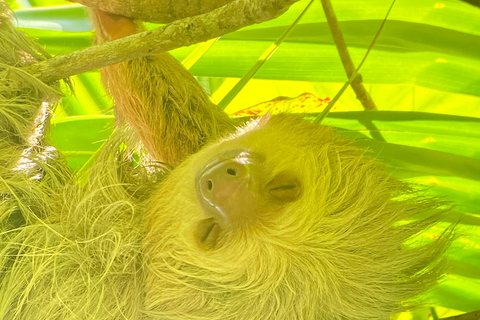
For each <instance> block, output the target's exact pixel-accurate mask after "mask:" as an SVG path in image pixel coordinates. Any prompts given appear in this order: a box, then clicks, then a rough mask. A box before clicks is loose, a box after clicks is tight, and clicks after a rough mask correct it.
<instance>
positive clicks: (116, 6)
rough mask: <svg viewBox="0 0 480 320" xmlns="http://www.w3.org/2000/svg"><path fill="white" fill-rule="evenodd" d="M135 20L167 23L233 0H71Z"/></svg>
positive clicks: (207, 10)
mask: <svg viewBox="0 0 480 320" xmlns="http://www.w3.org/2000/svg"><path fill="white" fill-rule="evenodd" d="M70 1H75V2H80V3H81V4H83V5H85V6H87V7H92V8H97V9H100V10H103V11H105V12H108V13H114V14H118V15H122V16H125V17H129V18H132V19H135V20H141V21H148V22H157V23H167V22H172V21H175V20H178V19H183V18H186V17H191V16H196V15H199V14H202V13H206V12H209V11H211V10H214V9H216V8H218V7H221V6H223V5H225V4H227V3H229V2H232V1H233V0H70Z"/></svg>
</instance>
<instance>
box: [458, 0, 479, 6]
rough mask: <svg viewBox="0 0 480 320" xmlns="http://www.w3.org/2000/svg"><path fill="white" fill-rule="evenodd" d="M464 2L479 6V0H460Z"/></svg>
mask: <svg viewBox="0 0 480 320" xmlns="http://www.w3.org/2000/svg"><path fill="white" fill-rule="evenodd" d="M460 1H463V2H466V3H470V4H471V5H472V6H475V7H478V8H480V0H460Z"/></svg>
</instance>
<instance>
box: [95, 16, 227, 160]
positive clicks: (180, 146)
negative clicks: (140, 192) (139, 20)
mask: <svg viewBox="0 0 480 320" xmlns="http://www.w3.org/2000/svg"><path fill="white" fill-rule="evenodd" d="M90 16H91V17H92V21H93V24H94V26H95V30H96V41H97V42H98V43H103V42H106V41H108V40H113V39H116V38H119V37H122V36H127V35H129V34H131V33H133V32H136V31H142V30H143V27H142V26H141V25H140V24H137V25H135V24H134V23H133V22H132V21H131V20H130V19H128V18H123V17H112V16H109V15H107V14H105V13H103V12H101V11H97V10H90ZM100 71H101V73H102V80H103V82H104V84H105V86H106V87H107V89H108V90H109V92H110V94H111V95H112V97H113V98H114V100H115V110H116V112H117V117H118V116H120V117H122V118H125V119H128V122H129V124H130V125H131V126H132V127H133V129H134V131H135V133H136V134H137V135H138V137H139V138H140V139H141V140H142V142H143V143H144V145H145V148H146V149H147V150H148V151H149V153H150V155H152V156H153V157H154V158H155V159H156V160H158V161H162V162H167V163H170V164H174V165H176V164H179V163H180V162H181V161H183V160H184V159H185V158H186V157H187V156H188V155H190V154H192V153H195V152H197V151H198V150H199V149H200V147H201V146H203V145H204V144H205V143H206V142H208V141H213V140H215V139H217V138H219V137H220V136H221V135H222V134H224V133H225V132H227V131H231V130H232V129H233V128H234V127H233V124H232V121H231V120H230V119H229V117H228V116H227V115H226V114H225V113H224V112H223V111H221V110H220V109H219V108H217V106H216V105H215V104H213V103H212V102H211V101H210V98H209V97H208V95H207V94H206V93H205V91H204V90H203V88H202V87H201V86H200V84H199V83H198V82H197V80H195V78H194V77H193V76H192V75H191V74H190V73H189V72H188V71H187V70H186V69H185V68H184V67H183V66H182V65H181V63H179V62H178V61H177V60H176V59H175V58H173V57H172V56H171V55H170V54H169V53H168V52H163V53H159V54H156V55H154V56H152V57H145V58H140V59H136V60H133V61H128V62H124V63H119V64H116V65H113V66H109V67H106V68H102V69H101V70H100Z"/></svg>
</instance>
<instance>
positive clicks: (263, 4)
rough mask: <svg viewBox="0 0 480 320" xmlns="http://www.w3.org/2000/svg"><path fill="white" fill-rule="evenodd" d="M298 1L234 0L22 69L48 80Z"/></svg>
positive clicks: (233, 25) (237, 24)
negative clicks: (190, 15) (206, 11)
mask: <svg viewBox="0 0 480 320" xmlns="http://www.w3.org/2000/svg"><path fill="white" fill-rule="evenodd" d="M297 1H298V0H271V1H265V0H235V1H233V2H230V3H229V4H227V5H225V6H223V7H220V8H218V9H215V10H213V11H210V12H208V13H205V14H202V15H198V16H193V17H189V18H185V19H182V20H177V21H174V22H172V23H170V24H168V25H166V26H164V27H161V28H158V29H155V30H151V31H145V32H142V33H138V34H135V35H132V36H129V37H125V38H122V39H118V40H115V41H111V42H108V43H104V44H101V45H97V46H92V47H89V48H86V49H84V50H80V51H76V52H73V53H71V54H68V55H64V56H57V57H54V58H51V59H48V60H45V61H42V62H38V63H34V64H31V65H29V66H26V67H24V68H23V70H24V71H27V72H29V73H31V74H32V75H34V76H35V77H37V78H38V79H40V80H41V81H43V82H45V83H51V82H54V81H57V80H60V79H65V78H68V77H70V76H73V75H76V74H79V73H83V72H86V71H90V70H94V69H97V68H101V67H105V66H109V65H112V64H116V63H119V62H122V61H127V60H132V59H135V58H140V57H143V56H147V55H151V54H154V53H156V52H161V51H169V50H173V49H176V48H179V47H182V46H189V45H192V44H195V43H199V42H203V41H206V40H209V39H212V38H215V37H219V36H222V35H224V34H227V33H230V32H233V31H235V30H238V29H240V28H242V27H245V26H248V25H251V24H255V23H260V22H264V21H267V20H270V19H273V18H276V17H278V16H279V15H281V14H282V13H284V12H285V11H286V10H287V9H288V8H289V7H290V6H291V5H292V4H293V3H295V2H297Z"/></svg>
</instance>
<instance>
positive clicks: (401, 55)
mask: <svg viewBox="0 0 480 320" xmlns="http://www.w3.org/2000/svg"><path fill="white" fill-rule="evenodd" d="M7 2H8V3H9V4H10V5H11V6H12V8H13V9H15V10H16V11H15V13H16V22H17V24H18V26H19V27H21V28H23V29H24V30H25V32H26V33H27V34H29V35H31V36H33V37H36V38H37V39H38V41H39V42H40V43H42V44H43V45H44V46H45V48H46V50H47V51H48V52H50V53H51V54H53V55H61V54H67V53H69V52H72V51H74V50H79V49H82V48H85V47H87V46H90V45H91V43H92V38H93V35H92V32H91V27H90V24H89V22H88V18H87V15H86V11H85V9H84V8H83V7H82V6H80V5H74V4H70V3H68V2H65V1H62V0H7ZM308 2H309V1H307V0H302V1H300V2H298V3H297V4H295V5H294V6H292V8H291V9H290V10H289V11H288V12H287V13H286V14H285V15H283V16H281V17H280V18H278V19H276V20H274V21H269V22H266V23H263V24H260V25H255V26H250V27H247V28H243V29H241V30H239V31H237V32H234V33H232V34H229V35H226V36H224V37H222V38H221V39H220V40H219V41H217V42H215V43H214V44H213V45H212V46H211V48H210V49H209V50H208V51H207V52H206V53H203V52H204V50H205V49H207V48H209V44H199V45H196V46H192V47H188V48H180V49H177V50H174V51H173V52H172V53H173V55H174V56H175V57H177V58H178V59H179V60H184V59H185V60H184V62H185V63H186V64H188V65H190V64H192V63H193V66H192V67H191V69H190V71H191V72H192V73H193V74H194V75H195V76H197V78H198V80H199V81H200V83H201V84H202V85H203V86H204V87H205V89H206V90H207V91H208V92H209V93H210V94H211V95H212V97H213V99H214V100H215V101H216V102H219V101H221V99H222V98H223V97H224V96H225V95H226V94H227V93H228V92H229V91H230V90H231V89H232V88H233V86H234V85H235V83H236V82H237V81H238V79H239V78H240V77H242V76H243V75H245V74H246V73H247V72H248V71H249V70H250V68H251V67H252V66H253V65H254V64H255V62H256V61H257V60H258V59H259V57H260V56H261V55H262V53H263V52H264V51H265V50H266V49H267V48H268V47H270V45H271V44H272V43H273V42H274V41H275V40H276V39H277V38H278V37H279V36H280V35H281V34H282V32H283V31H284V30H285V29H286V28H288V27H289V26H290V25H291V24H292V23H293V21H294V20H295V19H296V17H297V16H298V15H299V14H300V12H301V11H302V10H303V9H304V8H305V6H306V5H307V4H308ZM332 2H333V5H334V8H335V10H336V13H337V16H338V18H339V20H340V23H341V28H342V30H343V32H344V34H345V39H346V42H347V44H348V45H349V49H350V51H351V55H352V57H353V60H354V61H355V62H356V63H359V61H360V60H361V58H362V57H363V55H364V54H365V52H366V48H367V47H368V46H369V44H370V42H371V40H372V38H373V36H374V34H375V32H376V31H377V29H378V27H379V25H380V23H381V21H382V20H383V18H384V17H385V14H386V12H387V9H388V7H389V6H390V4H391V3H390V0H376V1H367V0H332ZM149 27H152V28H154V27H155V26H154V25H150V26H149ZM195 49H199V50H195ZM361 73H362V76H363V79H364V82H365V83H366V87H367V90H368V91H369V92H370V93H371V96H372V98H373V100H374V101H375V103H376V104H377V106H378V109H379V110H380V111H377V112H369V113H365V112H362V111H361V110H362V107H361V105H360V104H359V102H358V101H357V100H356V99H355V95H354V93H353V92H351V91H347V92H346V93H345V94H344V96H343V97H342V98H341V99H340V100H339V102H338V103H337V104H336V106H335V108H334V110H333V113H332V114H331V115H330V116H329V117H328V118H327V119H326V120H325V121H324V122H325V123H326V124H330V125H333V126H336V127H338V128H339V131H340V132H341V133H342V134H345V135H347V136H351V137H353V138H356V137H359V136H363V137H365V136H366V137H369V138H372V139H369V140H363V141H362V142H359V143H360V144H362V145H366V146H368V147H370V148H371V149H372V150H373V151H374V152H376V153H377V154H378V156H379V157H381V158H382V159H384V160H386V161H387V162H389V163H391V165H392V168H393V169H394V170H393V172H394V174H395V175H397V176H399V177H403V178H406V179H409V180H411V181H412V182H415V183H420V184H424V185H428V186H430V187H431V188H430V189H429V190H430V192H431V193H433V194H437V195H441V196H443V197H446V198H447V199H449V200H451V201H452V202H454V203H455V205H456V211H457V214H456V216H455V217H452V218H451V220H452V221H453V220H455V219H456V218H458V217H461V218H462V220H461V221H462V222H461V224H460V225H459V227H458V229H459V231H460V236H459V237H458V239H457V240H456V241H455V243H454V245H453V246H452V248H451V250H450V251H449V252H448V259H449V264H450V266H451V270H452V271H451V273H450V274H449V275H448V276H447V280H446V281H445V282H444V283H443V284H441V285H439V286H438V287H437V288H436V289H435V290H434V291H433V292H432V299H433V300H432V301H433V302H434V304H435V306H436V309H435V310H436V311H435V312H433V313H432V309H430V308H429V307H426V308H421V309H418V310H416V311H413V312H412V313H409V314H403V315H401V318H402V319H435V318H436V315H435V313H437V314H438V315H439V316H440V317H444V316H446V315H452V314H455V311H452V309H453V310H458V311H461V312H468V311H473V310H479V309H480V227H479V226H480V9H478V8H475V7H473V6H470V5H468V4H466V3H463V2H460V1H456V0H444V1H435V0H421V1H420V0H398V1H397V3H396V4H395V6H394V8H393V11H392V13H391V15H390V17H389V21H388V22H387V24H386V26H385V28H384V30H383V32H382V34H381V36H380V38H379V39H378V42H377V45H376V46H375V47H374V49H373V51H372V52H371V54H370V57H369V59H368V60H367V62H366V64H365V65H364V67H363V69H362V71H361ZM345 80H346V76H345V73H344V71H343V67H342V65H341V62H340V59H339V57H338V54H337V52H336V49H335V47H334V45H333V42H332V39H331V36H330V33H329V30H328V25H327V23H326V21H325V17H324V14H323V10H322V9H321V5H320V1H315V2H314V4H313V5H312V7H311V8H310V9H309V10H308V12H307V13H306V15H305V16H304V18H303V19H302V20H301V22H300V24H299V25H297V26H296V28H295V29H294V31H293V32H292V34H291V35H290V36H289V37H288V38H287V40H286V41H285V42H283V43H282V45H281V46H280V48H279V49H278V50H277V51H276V53H275V54H274V55H273V56H272V57H271V58H270V59H269V60H268V61H267V62H266V63H265V64H264V65H263V67H262V68H261V69H260V70H259V71H258V72H257V73H256V74H255V76H254V78H253V79H251V80H250V81H249V82H248V83H247V85H246V86H245V87H244V88H243V89H242V90H241V91H240V92H239V93H238V94H237V96H236V98H235V99H234V100H233V101H232V102H231V103H230V104H229V105H228V107H227V109H226V110H227V111H228V112H230V113H232V114H234V113H237V112H238V111H239V110H242V109H245V108H248V107H250V106H252V105H256V104H259V103H261V102H263V101H267V100H271V99H273V98H275V97H277V96H286V97H296V96H298V95H300V94H302V93H305V92H309V93H313V94H314V95H316V96H317V97H319V98H321V99H327V98H331V97H333V96H334V95H335V93H336V92H337V91H338V90H339V88H340V87H341V86H342V84H343V82H344V81H345ZM73 84H74V88H75V94H71V93H69V92H68V91H67V90H66V91H65V92H66V96H65V98H64V99H63V100H62V103H61V105H60V106H59V108H58V109H57V112H56V117H55V119H54V125H53V133H52V138H51V139H52V141H53V143H54V144H55V145H56V146H57V147H58V148H59V149H60V150H62V151H63V152H64V153H65V154H66V155H67V158H68V160H69V163H70V164H71V166H72V167H73V168H75V169H79V168H81V166H82V165H83V164H84V163H85V162H86V161H87V160H88V159H89V158H90V157H91V156H92V154H93V153H94V152H95V150H96V149H97V148H98V147H99V146H100V145H101V142H102V141H103V140H104V139H106V138H107V137H108V136H109V133H110V129H109V126H110V125H111V123H112V120H113V118H112V116H111V110H110V108H111V101H110V99H109V98H108V97H107V96H106V94H105V92H104V91H103V89H102V86H101V82H100V78H99V74H98V72H88V73H85V74H82V75H79V76H76V77H73ZM277 106H278V107H280V109H282V108H283V109H285V110H289V111H293V112H299V110H300V109H299V108H300V106H299V103H298V101H297V100H295V99H293V100H287V102H285V103H280V104H278V105H277ZM258 108H259V109H262V108H263V109H266V108H267V107H266V106H265V105H259V106H258ZM321 108H323V105H322V106H317V107H312V108H310V109H309V111H310V112H319V111H321ZM300 111H302V112H303V110H300ZM446 223H448V221H446ZM425 236H426V237H428V236H433V235H430V234H426V235H425Z"/></svg>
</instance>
